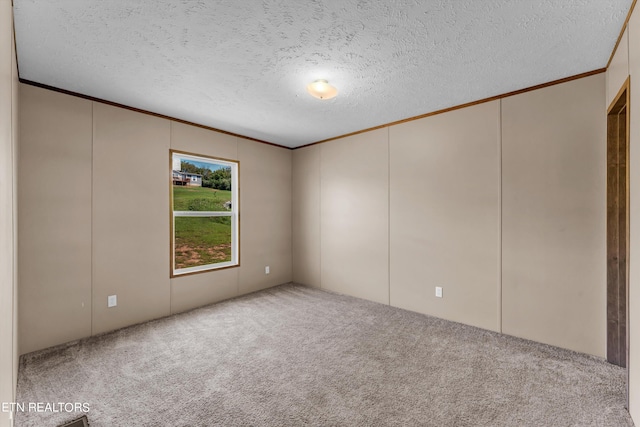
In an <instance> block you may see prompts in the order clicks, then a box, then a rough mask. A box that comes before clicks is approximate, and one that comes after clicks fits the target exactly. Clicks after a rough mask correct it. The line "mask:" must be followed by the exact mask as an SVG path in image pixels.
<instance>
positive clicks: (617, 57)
mask: <svg viewBox="0 0 640 427" xmlns="http://www.w3.org/2000/svg"><path fill="white" fill-rule="evenodd" d="M627 76H629V30H628V29H627V30H625V31H624V33H623V34H622V38H621V39H620V44H618V48H617V49H616V51H615V54H614V55H613V58H611V64H609V68H608V69H607V72H606V79H607V99H606V104H607V106H609V105H610V104H611V102H612V101H613V99H614V98H615V96H616V95H617V94H618V91H619V90H620V88H621V87H622V85H623V84H624V82H625V80H627Z"/></svg>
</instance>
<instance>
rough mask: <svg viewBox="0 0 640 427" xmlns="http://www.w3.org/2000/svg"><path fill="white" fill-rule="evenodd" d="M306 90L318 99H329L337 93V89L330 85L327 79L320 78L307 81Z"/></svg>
mask: <svg viewBox="0 0 640 427" xmlns="http://www.w3.org/2000/svg"><path fill="white" fill-rule="evenodd" d="M307 92H309V93H310V94H311V96H313V97H315V98H318V99H331V98H333V97H335V96H336V95H337V94H338V89H336V88H335V87H333V86H331V85H330V84H329V82H328V81H326V80H322V79H320V80H316V81H315V82H313V83H309V84H308V85H307Z"/></svg>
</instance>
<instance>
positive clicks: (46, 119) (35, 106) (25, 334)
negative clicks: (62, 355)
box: [19, 85, 292, 353]
mask: <svg viewBox="0 0 640 427" xmlns="http://www.w3.org/2000/svg"><path fill="white" fill-rule="evenodd" d="M20 97H21V98H20V101H21V116H20V117H21V120H20V129H21V131H23V132H24V133H23V134H22V135H21V139H20V154H21V157H20V170H21V171H22V175H21V176H20V186H19V196H20V216H21V225H20V227H21V228H20V232H21V233H23V234H21V238H20V249H19V253H20V254H22V255H23V256H22V258H21V259H22V262H21V264H20V267H19V271H20V275H21V278H20V308H21V311H20V319H21V324H20V341H21V352H22V353H26V352H30V351H34V350H38V349H41V348H44V347H48V346H51V345H55V344H60V343H63V342H66V341H70V340H73V339H77V338H81V337H86V336H89V335H91V334H97V333H100V332H104V331H109V330H113V329H116V328H120V327H123V326H127V325H131V324H134V323H138V322H142V321H145V320H149V319H153V318H157V317H161V316H166V315H169V314H171V313H176V312H180V311H184V310H188V309H191V308H195V307H198V306H202V305H205V304H208V303H212V302H216V301H220V300H222V299H227V298H230V297H234V296H237V295H240V294H243V293H247V292H251V291H254V290H257V289H262V288H265V287H269V286H274V285H278V284H280V283H285V282H289V281H290V280H291V278H292V272H291V270H292V267H291V258H292V256H291V157H292V154H291V151H290V150H287V149H283V148H278V147H273V146H269V145H265V144H259V143H255V142H252V141H248V140H245V139H242V138H238V137H233V136H229V135H225V134H221V133H218V132H213V131H209V130H205V129H201V128H198V127H195V126H189V125H185V124H181V123H177V122H173V121H170V120H166V119H162V118H158V117H154V116H151V115H146V114H141V113H137V112H133V111H130V110H126V109H122V108H117V107H113V106H109V105H106V104H102V103H97V102H91V101H87V100H84V99H81V98H77V97H72V96H68V95H63V94H60V93H57V92H52V91H48V90H44V89H40V88H36V87H33V86H28V85H21V86H20ZM170 148H174V149H179V150H183V151H189V152H193V153H196V154H203V155H210V156H215V157H223V158H229V159H237V160H239V161H240V197H241V201H240V215H241V219H240V228H241V246H240V250H241V253H240V263H241V265H240V267H238V268H230V269H225V270H220V271H212V272H206V273H202V274H197V275H191V276H184V277H176V278H173V279H170V278H169V241H170V240H169V237H170V236H169V170H168V167H169V149H170ZM29 171H38V172H39V173H42V174H44V175H45V176H48V177H56V178H58V179H59V181H56V180H55V179H49V180H44V182H43V180H41V179H39V177H38V174H35V173H29ZM61 188H64V189H65V190H67V191H64V192H61V191H60V189H61ZM267 265H268V266H270V267H271V274H269V275H266V274H265V272H264V267H265V266H267ZM114 294H115V295H117V296H118V306H117V307H113V308H107V296H108V295H114Z"/></svg>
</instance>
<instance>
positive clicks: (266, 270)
mask: <svg viewBox="0 0 640 427" xmlns="http://www.w3.org/2000/svg"><path fill="white" fill-rule="evenodd" d="M270 272H271V271H270V270H269V266H268V265H267V266H266V267H265V268H264V274H269V273H270Z"/></svg>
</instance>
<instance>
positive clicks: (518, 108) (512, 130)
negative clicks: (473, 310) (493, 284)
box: [502, 74, 606, 357]
mask: <svg viewBox="0 0 640 427" xmlns="http://www.w3.org/2000/svg"><path fill="white" fill-rule="evenodd" d="M604 80H605V76H604V74H598V75H595V76H591V77H587V78H584V79H580V80H575V81H572V82H569V83H565V84H562V85H557V86H552V87H549V88H545V89H540V90H537V91H533V92H528V93H524V94H521V95H517V96H512V97H509V98H505V99H504V100H503V101H502V254H503V255H502V261H503V277H502V297H503V301H502V307H503V310H502V330H503V332H505V333H507V334H510V335H515V336H519V337H523V338H528V339H532V340H535V341H540V342H544V343H547V344H552V345H556V346H560V347H565V348H569V349H572V350H576V351H580V352H584V353H589V354H593V355H596V356H600V357H604V356H605V343H606V335H605V333H606V123H605V115H604V114H603V111H602V105H603V99H604V96H605V94H604V88H605V81H604Z"/></svg>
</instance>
